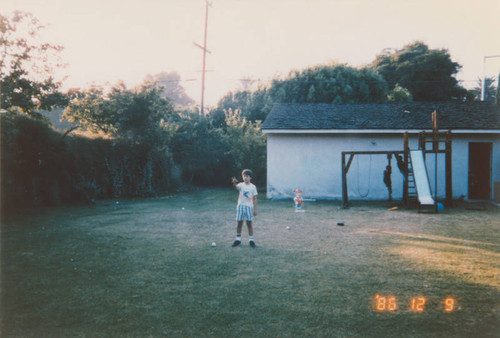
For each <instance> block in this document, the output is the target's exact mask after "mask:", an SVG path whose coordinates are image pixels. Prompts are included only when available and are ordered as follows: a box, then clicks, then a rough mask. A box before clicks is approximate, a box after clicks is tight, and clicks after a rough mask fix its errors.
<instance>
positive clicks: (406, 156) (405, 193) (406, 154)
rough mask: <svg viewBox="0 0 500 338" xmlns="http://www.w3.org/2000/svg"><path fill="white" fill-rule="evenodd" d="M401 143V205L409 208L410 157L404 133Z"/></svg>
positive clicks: (406, 135) (406, 133) (406, 137)
mask: <svg viewBox="0 0 500 338" xmlns="http://www.w3.org/2000/svg"><path fill="white" fill-rule="evenodd" d="M403 141H404V148H403V149H404V155H403V160H404V173H403V174H404V180H403V203H404V205H405V206H406V207H407V208H408V207H410V199H409V197H408V169H409V163H408V160H409V157H410V156H409V155H410V147H409V142H408V132H407V131H405V133H404V134H403Z"/></svg>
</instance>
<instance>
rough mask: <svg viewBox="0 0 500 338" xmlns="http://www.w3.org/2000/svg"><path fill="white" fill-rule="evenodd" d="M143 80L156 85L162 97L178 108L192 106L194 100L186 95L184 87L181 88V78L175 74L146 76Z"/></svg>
mask: <svg viewBox="0 0 500 338" xmlns="http://www.w3.org/2000/svg"><path fill="white" fill-rule="evenodd" d="M144 80H145V81H146V82H152V83H156V84H158V86H159V87H160V88H161V90H160V92H161V93H162V94H163V96H165V97H166V98H168V99H170V100H171V101H172V102H173V103H174V104H175V105H176V106H178V107H181V108H188V107H189V106H191V105H193V104H194V100H193V99H192V98H191V97H189V95H187V94H186V91H185V90H184V87H182V85H181V76H180V75H179V74H178V73H177V72H162V73H158V74H155V75H150V74H148V75H147V76H146V77H145V79H144Z"/></svg>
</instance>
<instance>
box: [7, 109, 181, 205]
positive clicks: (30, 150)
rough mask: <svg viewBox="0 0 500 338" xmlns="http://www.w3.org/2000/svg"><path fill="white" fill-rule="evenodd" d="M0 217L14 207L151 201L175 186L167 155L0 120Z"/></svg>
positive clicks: (17, 118)
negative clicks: (100, 200) (134, 199)
mask: <svg viewBox="0 0 500 338" xmlns="http://www.w3.org/2000/svg"><path fill="white" fill-rule="evenodd" d="M1 141H2V143H1V164H2V166H1V189H2V208H3V210H4V211H8V210H12V209H16V208H17V207H20V206H22V207H31V206H44V205H58V204H62V203H66V202H84V201H85V202H93V201H94V200H95V199H98V198H115V197H136V196H153V195H157V194H163V193H166V192H169V191H171V190H173V189H175V188H176V186H177V185H178V184H180V174H176V173H177V172H179V170H178V169H176V167H175V165H174V164H173V160H172V158H171V156H170V155H169V153H168V152H167V151H166V150H163V151H162V150H158V149H148V148H146V147H144V146H141V145H137V144H129V143H125V142H117V141H114V140H108V139H87V138H83V137H75V136H66V137H64V136H63V134H61V133H59V132H56V131H54V130H53V129H52V128H50V126H49V125H47V124H46V123H45V122H43V121H39V120H34V119H31V118H28V117H26V116H22V115H19V114H14V113H6V114H2V115H1Z"/></svg>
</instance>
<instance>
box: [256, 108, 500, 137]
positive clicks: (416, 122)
mask: <svg viewBox="0 0 500 338" xmlns="http://www.w3.org/2000/svg"><path fill="white" fill-rule="evenodd" d="M434 110H436V111H437V113H438V121H439V129H445V130H449V129H451V130H492V131H493V130H495V131H498V130H500V107H498V106H494V105H492V104H490V103H485V102H472V103H458V102H439V103H428V102H411V103H381V104H378V103H356V104H327V103H276V104H274V106H273V108H272V110H271V112H270V113H269V115H268V116H267V118H266V120H265V121H264V123H263V124H262V129H263V130H264V131H265V130H269V129H282V130H283V129H299V130H303V129H322V130H326V129H365V130H366V129H385V130H387V129H404V130H412V129H432V120H431V113H432V112H433V111H434Z"/></svg>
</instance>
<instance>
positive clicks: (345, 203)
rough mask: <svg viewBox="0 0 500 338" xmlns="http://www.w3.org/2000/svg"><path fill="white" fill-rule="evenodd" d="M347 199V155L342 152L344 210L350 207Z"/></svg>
mask: <svg viewBox="0 0 500 338" xmlns="http://www.w3.org/2000/svg"><path fill="white" fill-rule="evenodd" d="M347 204H348V199H347V173H346V166H345V153H344V152H342V208H344V209H346V208H347V207H348V205H347Z"/></svg>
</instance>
